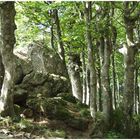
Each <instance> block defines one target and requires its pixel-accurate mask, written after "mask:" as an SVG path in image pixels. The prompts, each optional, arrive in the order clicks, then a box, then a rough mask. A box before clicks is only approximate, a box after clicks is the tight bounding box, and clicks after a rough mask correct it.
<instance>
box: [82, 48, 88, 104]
mask: <svg viewBox="0 0 140 140" xmlns="http://www.w3.org/2000/svg"><path fill="white" fill-rule="evenodd" d="M81 60H82V73H83V77H82V78H83V101H82V102H83V103H86V96H87V90H86V87H87V85H86V64H85V54H84V49H83V51H82V53H81Z"/></svg>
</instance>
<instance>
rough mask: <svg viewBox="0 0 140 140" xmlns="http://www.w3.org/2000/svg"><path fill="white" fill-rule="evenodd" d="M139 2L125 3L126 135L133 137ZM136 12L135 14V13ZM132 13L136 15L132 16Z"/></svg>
mask: <svg viewBox="0 0 140 140" xmlns="http://www.w3.org/2000/svg"><path fill="white" fill-rule="evenodd" d="M134 6H136V7H137V2H136V3H135V2H132V3H131V2H124V24H125V30H126V44H124V49H125V53H124V64H125V73H124V114H125V116H126V122H125V123H126V134H127V135H129V136H130V135H131V131H132V124H131V123H132V115H133V106H134V100H133V98H134V71H135V55H136V51H137V49H136V47H137V45H136V42H135V40H134V28H135V24H136V20H138V18H139V15H140V11H139V10H137V8H135V10H134V11H133V10H132V9H133V8H134ZM134 12H135V13H134ZM132 13H133V14H134V15H133V16H132Z"/></svg>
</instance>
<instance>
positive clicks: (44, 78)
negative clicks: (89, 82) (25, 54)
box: [14, 72, 70, 104]
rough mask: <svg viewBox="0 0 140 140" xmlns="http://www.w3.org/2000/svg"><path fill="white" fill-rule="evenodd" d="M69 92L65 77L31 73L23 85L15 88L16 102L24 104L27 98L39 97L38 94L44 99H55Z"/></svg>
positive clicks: (23, 81) (24, 79)
mask: <svg viewBox="0 0 140 140" xmlns="http://www.w3.org/2000/svg"><path fill="white" fill-rule="evenodd" d="M69 90H70V85H69V82H68V80H67V79H66V78H65V77H63V76H59V75H55V74H46V75H45V74H42V73H36V72H31V73H29V74H27V75H26V76H25V77H24V78H23V80H22V83H21V84H19V85H16V86H15V90H14V91H15V92H14V97H15V98H14V101H15V103H17V102H18V103H20V104H23V103H25V100H26V99H27V98H29V99H30V98H33V97H37V95H38V94H41V95H42V96H43V97H44V98H47V97H55V96H57V94H58V93H62V92H69Z"/></svg>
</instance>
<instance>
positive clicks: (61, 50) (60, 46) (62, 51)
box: [53, 9, 68, 76]
mask: <svg viewBox="0 0 140 140" xmlns="http://www.w3.org/2000/svg"><path fill="white" fill-rule="evenodd" d="M53 13H54V20H55V25H56V32H57V39H58V53H59V56H60V58H61V59H62V61H63V63H64V66H65V69H66V71H67V66H66V61H65V49H64V45H63V41H62V35H61V28H60V21H59V17H58V10H57V9H54V10H53ZM67 76H68V71H67Z"/></svg>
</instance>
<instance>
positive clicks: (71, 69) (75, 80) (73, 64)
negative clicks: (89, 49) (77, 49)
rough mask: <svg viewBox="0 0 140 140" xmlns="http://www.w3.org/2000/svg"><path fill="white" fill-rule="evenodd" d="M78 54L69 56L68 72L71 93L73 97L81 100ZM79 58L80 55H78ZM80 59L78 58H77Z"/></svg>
mask: <svg viewBox="0 0 140 140" xmlns="http://www.w3.org/2000/svg"><path fill="white" fill-rule="evenodd" d="M77 57H78V56H77V55H76V54H73V55H72V54H71V55H70V56H69V62H68V73H69V77H70V81H71V86H72V94H73V96H74V97H76V98H77V99H78V100H80V101H81V102H82V95H83V92H82V84H81V79H80V67H79V65H78V62H77V60H78V58H77ZM79 59H80V57H79ZM79 61H80V60H79Z"/></svg>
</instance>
